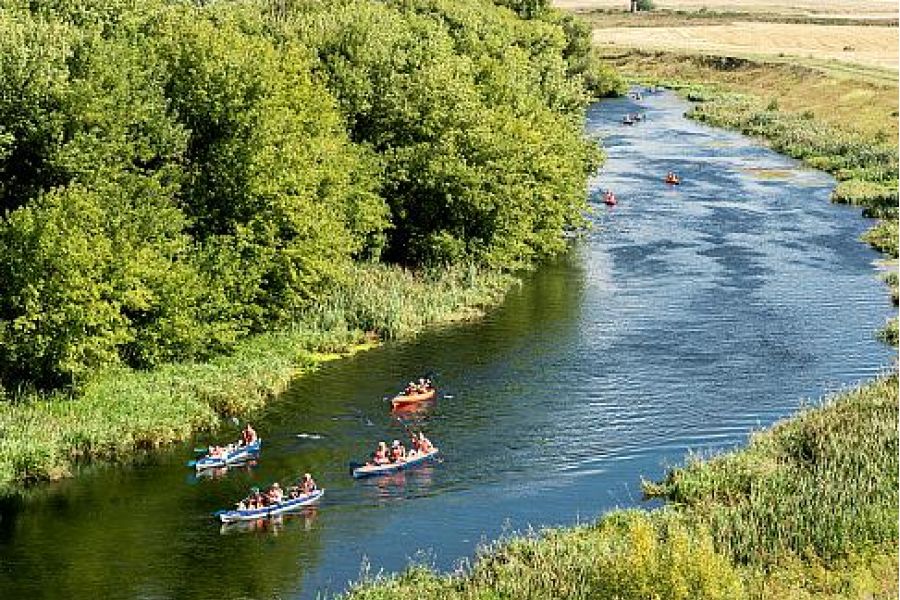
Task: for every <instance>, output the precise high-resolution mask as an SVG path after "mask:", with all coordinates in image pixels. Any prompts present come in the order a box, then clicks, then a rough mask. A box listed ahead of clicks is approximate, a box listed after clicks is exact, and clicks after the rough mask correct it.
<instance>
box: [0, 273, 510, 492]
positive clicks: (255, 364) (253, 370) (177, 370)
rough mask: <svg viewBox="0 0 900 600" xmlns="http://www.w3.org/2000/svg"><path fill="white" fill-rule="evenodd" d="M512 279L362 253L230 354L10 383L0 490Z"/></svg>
mask: <svg viewBox="0 0 900 600" xmlns="http://www.w3.org/2000/svg"><path fill="white" fill-rule="evenodd" d="M514 281H515V280H514V278H513V277H512V276H510V275H508V274H502V273H496V272H486V271H480V270H478V269H475V268H466V269H457V270H449V271H443V272H433V273H429V274H417V273H413V272H410V271H407V270H404V269H400V268H397V267H387V266H384V265H374V264H373V265H363V266H359V267H358V268H357V269H356V270H355V271H354V272H353V273H352V274H351V275H350V277H349V278H348V279H347V281H346V282H345V283H344V285H343V286H342V287H341V288H340V289H338V290H336V291H335V292H334V293H333V294H332V295H331V296H330V297H329V298H328V300H327V301H326V302H324V303H323V304H321V305H320V306H318V307H316V308H315V309H311V310H310V311H308V312H307V313H306V314H304V315H302V316H301V318H299V319H298V321H297V322H296V323H295V324H294V326H293V327H292V328H291V329H289V330H285V331H279V332H272V333H266V334H262V335H258V336H255V337H252V338H249V339H247V340H245V341H243V342H241V343H240V344H239V345H238V346H237V348H236V349H235V351H234V352H233V353H232V354H230V355H227V356H219V357H216V358H214V359H212V360H211V361H209V362H205V363H179V364H169V365H165V366H163V367H160V368H157V369H154V370H151V371H134V370H127V369H121V370H115V371H107V372H104V373H101V374H99V375H97V376H96V377H95V378H94V379H92V380H91V381H89V382H88V383H87V384H86V385H85V386H84V387H83V389H81V390H80V391H79V393H78V394H77V395H76V396H64V395H62V394H58V393H57V394H52V395H43V394H39V393H37V392H29V391H22V392H19V393H17V394H10V395H8V397H7V398H6V401H0V495H3V494H8V493H12V492H15V491H16V490H18V489H20V488H21V486H22V485H23V484H28V483H31V482H35V481H41V480H53V479H59V478H62V477H66V476H69V475H71V474H72V472H73V470H74V468H75V467H76V465H77V464H78V462H79V461H83V460H88V459H98V458H99V459H106V460H114V459H120V458H124V457H128V456H130V455H132V454H133V453H134V451H135V450H139V449H150V448H155V447H158V446H162V445H165V444H170V443H173V442H177V441H181V440H185V439H188V438H189V437H190V436H191V435H193V434H194V433H196V432H197V431H200V430H214V429H215V428H216V427H218V426H219V424H220V423H221V422H222V419H223V417H230V416H237V415H248V414H252V413H253V412H254V411H257V410H259V409H260V408H262V407H263V406H264V405H265V403H266V402H267V401H268V400H269V399H271V398H273V397H275V396H277V395H278V394H280V393H281V392H283V391H284V390H285V389H286V388H287V387H288V385H289V384H290V382H291V380H292V379H293V378H295V377H297V376H298V375H300V374H302V373H303V372H305V371H307V370H310V369H313V368H315V366H316V365H317V364H318V363H319V362H321V361H322V360H324V359H326V358H329V355H335V354H336V353H337V354H340V353H346V352H351V351H353V350H354V349H356V348H360V347H364V346H365V345H366V344H371V343H372V342H375V341H377V340H379V339H398V338H404V337H408V336H412V335H415V334H416V333H418V332H420V331H421V330H422V329H423V328H425V327H428V326H430V325H434V324H438V323H446V322H450V321H458V320H460V319H465V318H471V317H476V316H478V315H480V314H481V313H482V311H483V310H484V309H486V308H487V307H490V306H493V305H495V304H497V303H499V302H500V301H501V300H502V298H503V296H504V295H505V293H506V291H507V289H508V288H509V287H510V285H512V283H513V282H514Z"/></svg>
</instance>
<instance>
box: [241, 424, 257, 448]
mask: <svg viewBox="0 0 900 600" xmlns="http://www.w3.org/2000/svg"><path fill="white" fill-rule="evenodd" d="M257 439H259V436H257V435H256V430H255V429H253V427H251V426H250V423H247V424H246V425H244V429H243V431H241V445H242V446H249V445H250V444H252V443H254V442H255V441H256V440H257Z"/></svg>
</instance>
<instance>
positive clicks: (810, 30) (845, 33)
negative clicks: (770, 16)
mask: <svg viewBox="0 0 900 600" xmlns="http://www.w3.org/2000/svg"><path fill="white" fill-rule="evenodd" d="M594 43H596V44H598V45H600V46H603V45H613V46H619V47H623V46H625V47H632V48H640V49H643V50H659V51H675V52H694V53H702V54H715V55H726V56H742V57H749V58H765V57H781V58H783V57H791V58H798V59H801V60H814V61H822V60H826V61H838V62H843V63H850V64H855V65H861V66H865V67H874V68H879V69H893V70H894V71H896V70H897V60H898V48H897V28H895V27H875V26H871V27H870V26H862V25H808V24H785V23H757V22H741V23H732V24H727V25H696V26H681V27H654V28H652V29H651V28H644V27H612V28H598V29H595V30H594Z"/></svg>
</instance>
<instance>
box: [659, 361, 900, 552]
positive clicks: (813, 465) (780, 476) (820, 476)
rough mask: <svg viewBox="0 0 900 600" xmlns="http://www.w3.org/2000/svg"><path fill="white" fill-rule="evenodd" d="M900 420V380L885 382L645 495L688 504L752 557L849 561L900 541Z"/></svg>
mask: <svg viewBox="0 0 900 600" xmlns="http://www.w3.org/2000/svg"><path fill="white" fill-rule="evenodd" d="M897 423H898V393H897V377H896V376H893V377H886V378H882V379H879V380H876V381H875V382H873V383H871V384H869V385H866V386H864V387H861V388H858V389H855V390H852V391H850V392H847V393H846V394H844V395H842V396H841V397H840V398H839V399H837V400H832V401H830V402H829V403H828V404H826V405H825V406H824V407H820V408H818V409H810V410H807V411H805V412H803V413H801V414H800V415H798V416H797V417H795V418H793V419H790V420H788V421H785V422H783V423H780V424H779V425H776V426H775V427H774V428H773V429H771V430H770V431H766V432H763V433H759V434H756V435H754V436H753V437H752V438H751V440H750V444H749V446H748V447H747V448H746V449H744V450H741V451H739V452H734V453H730V454H726V455H723V456H720V457H717V458H715V459H713V460H708V461H697V460H694V461H692V462H690V463H689V464H688V465H687V466H685V467H683V468H679V469H674V470H672V471H670V472H669V474H668V477H667V478H666V480H665V481H664V482H662V483H659V484H647V485H645V491H646V492H647V493H648V495H650V496H660V497H663V498H666V499H668V500H670V501H671V502H675V503H677V504H680V505H683V506H685V507H686V508H687V511H688V512H689V513H690V514H692V515H695V516H696V517H698V518H699V519H701V520H702V521H703V522H705V523H707V524H708V525H709V526H710V527H711V529H712V531H713V533H714V536H715V539H716V546H717V547H718V548H719V549H720V550H722V551H723V552H726V553H727V554H729V555H730V556H732V557H733V558H734V559H735V560H738V561H740V562H742V563H753V564H757V565H760V566H769V565H771V564H775V563H777V561H778V560H779V558H780V557H783V556H787V555H798V556H802V555H803V554H804V553H809V552H813V553H814V554H815V555H816V556H818V557H820V558H822V559H825V560H832V559H837V558H841V557H844V556H846V554H847V553H848V550H851V549H853V548H866V547H873V546H878V545H881V544H884V543H887V542H894V543H896V541H897V536H898V529H897V506H898V501H900V499H898V487H900V479H898V469H900V462H898V443H897V439H898V438H897Z"/></svg>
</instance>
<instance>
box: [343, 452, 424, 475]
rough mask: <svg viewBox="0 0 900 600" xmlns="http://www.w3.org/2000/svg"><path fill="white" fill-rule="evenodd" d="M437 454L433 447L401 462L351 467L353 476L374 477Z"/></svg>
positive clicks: (421, 461)
mask: <svg viewBox="0 0 900 600" xmlns="http://www.w3.org/2000/svg"><path fill="white" fill-rule="evenodd" d="M437 455H438V449H437V448H433V449H432V450H431V451H430V452H426V453H425V454H414V455H413V456H412V457H411V458H407V459H406V460H404V461H402V462H395V463H387V464H385V465H363V466H361V467H357V468H355V469H353V478H354V479H360V478H362V477H375V476H377V475H387V474H389V473H396V472H397V471H402V470H403V469H407V468H409V467H412V466H415V465H419V464H422V463H423V462H425V461H428V460H431V459H432V458H434V457H435V456H437Z"/></svg>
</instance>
